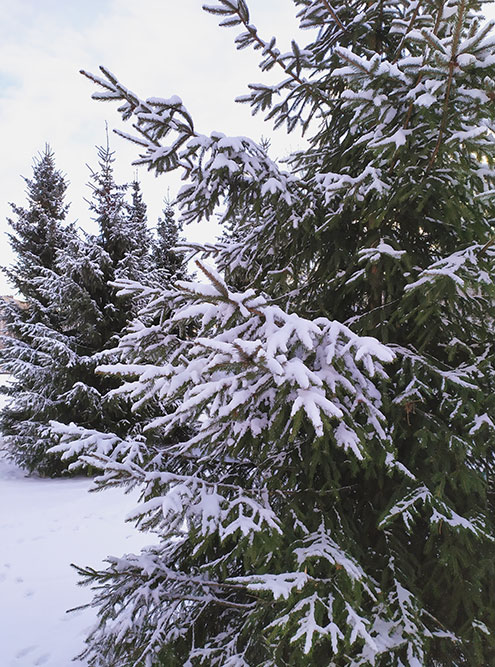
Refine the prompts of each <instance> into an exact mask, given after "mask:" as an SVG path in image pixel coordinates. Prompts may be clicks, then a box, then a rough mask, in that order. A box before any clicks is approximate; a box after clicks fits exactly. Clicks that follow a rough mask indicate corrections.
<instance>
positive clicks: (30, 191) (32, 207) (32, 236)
mask: <svg viewBox="0 0 495 667" xmlns="http://www.w3.org/2000/svg"><path fill="white" fill-rule="evenodd" d="M25 181H26V185H27V188H26V195H27V202H28V206H27V208H23V207H21V206H16V205H13V204H12V210H13V212H14V214H15V216H16V218H15V219H11V220H9V224H10V226H11V228H12V229H13V232H14V233H12V234H10V235H9V238H10V243H11V246H12V248H13V250H14V252H15V253H16V260H15V262H14V264H13V265H12V266H10V267H7V268H6V269H4V272H5V273H6V275H7V277H8V278H9V280H10V282H11V283H12V284H13V286H14V287H15V288H16V290H17V292H18V293H19V294H20V297H21V299H22V301H21V302H18V301H6V302H3V303H2V317H3V320H4V322H5V324H6V334H5V335H4V336H2V346H1V348H0V363H1V366H2V369H3V371H4V372H6V373H9V374H10V375H12V376H13V378H14V382H13V383H11V384H10V385H9V387H8V390H7V391H8V394H9V395H10V396H12V397H13V399H12V400H11V401H9V403H8V405H7V406H6V407H5V408H4V409H3V411H2V416H1V424H0V425H1V430H2V434H3V436H4V447H5V449H6V452H7V454H8V456H10V457H11V458H12V459H13V460H14V461H16V462H17V463H19V464H21V465H23V466H24V467H26V468H27V469H28V470H30V471H32V470H34V469H36V468H38V467H39V471H40V472H41V473H44V474H52V473H57V472H59V471H60V470H61V468H62V467H64V466H61V463H60V461H59V460H58V459H57V457H55V456H49V455H47V454H46V450H47V448H48V447H50V446H51V445H53V444H54V441H53V438H52V437H51V436H50V434H49V433H48V432H47V426H48V422H49V419H50V418H52V417H54V416H55V415H58V414H59V412H60V410H59V409H58V410H57V408H55V407H54V404H53V400H52V394H53V388H54V386H56V385H58V384H59V383H61V386H64V384H65V383H64V380H63V379H62V378H61V377H60V373H59V374H57V371H56V370H55V368H53V367H52V361H53V359H54V358H57V359H58V366H59V370H60V371H61V374H62V376H64V375H67V373H68V370H67V369H68V367H69V366H70V365H71V361H72V354H71V350H70V346H68V345H67V338H66V337H65V336H64V335H63V334H62V333H61V331H60V327H61V322H62V321H63V317H64V315H63V314H62V313H61V312H60V310H59V309H58V308H57V307H53V304H52V302H51V299H50V298H49V297H48V295H47V294H46V292H45V290H44V289H43V284H42V283H43V278H42V277H43V275H44V273H45V272H53V271H54V269H55V266H56V262H57V253H58V252H59V250H61V249H62V248H64V247H65V246H66V244H67V243H68V242H70V239H71V237H72V236H73V235H74V233H75V232H74V229H73V228H72V227H71V226H70V225H66V224H64V221H65V217H66V214H67V209H68V207H67V205H66V204H65V201H64V197H65V191H66V189H67V183H66V181H65V178H64V176H63V175H62V174H61V172H60V171H58V170H57V169H56V167H55V159H54V155H53V152H52V151H51V149H50V148H49V147H48V146H46V147H45V151H44V152H43V153H41V154H40V155H39V156H38V157H37V158H35V160H34V165H33V178H32V179H25ZM57 330H58V331H57ZM59 389H60V386H59ZM59 407H60V406H59Z"/></svg>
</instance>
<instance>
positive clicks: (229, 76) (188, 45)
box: [0, 0, 304, 293]
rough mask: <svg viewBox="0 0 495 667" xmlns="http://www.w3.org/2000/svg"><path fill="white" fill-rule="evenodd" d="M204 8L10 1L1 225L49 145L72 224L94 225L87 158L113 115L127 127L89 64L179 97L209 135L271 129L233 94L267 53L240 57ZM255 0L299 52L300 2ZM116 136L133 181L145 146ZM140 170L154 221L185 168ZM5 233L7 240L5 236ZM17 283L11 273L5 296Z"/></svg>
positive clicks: (1, 122)
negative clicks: (90, 75)
mask: <svg viewBox="0 0 495 667" xmlns="http://www.w3.org/2000/svg"><path fill="white" fill-rule="evenodd" d="M201 4H202V2H201V1H200V0H180V1H178V0H175V1H174V0H141V2H140V3H136V2H135V0H107V1H102V0H99V1H97V0H85V2H84V3H82V2H79V0H65V1H64V0H44V1H43V2H38V1H37V0H19V1H18V2H16V3H12V2H10V1H9V2H7V0H0V10H1V12H2V25H1V27H0V63H1V65H0V141H1V146H2V155H3V159H2V160H1V161H0V182H1V183H2V188H1V197H0V231H1V232H4V231H5V230H6V229H7V224H6V222H5V219H6V217H7V216H8V215H10V209H9V207H8V202H9V201H12V202H15V203H16V204H23V203H24V183H23V181H22V179H21V178H20V175H21V174H22V175H23V176H27V177H30V176H31V161H32V157H33V156H34V155H35V154H37V153H38V152H39V151H40V150H41V149H43V146H44V145H45V143H46V142H48V143H50V145H51V146H52V148H53V149H54V151H55V155H56V160H57V166H58V167H59V168H60V169H61V170H62V171H64V172H65V173H66V174H67V177H68V179H69V180H70V183H71V185H70V188H69V192H68V201H70V202H72V203H71V219H74V218H77V219H78V220H79V224H80V225H81V226H83V227H85V228H91V225H90V223H89V214H88V211H87V204H86V203H85V202H84V197H87V196H88V193H89V190H88V189H87V187H86V185H85V184H86V183H87V181H88V174H89V172H88V169H87V167H86V165H87V164H90V165H92V166H96V165H95V163H96V152H95V149H94V146H95V144H102V143H103V142H104V140H105V135H104V123H105V120H108V123H109V125H110V127H116V126H119V118H118V114H117V112H116V105H104V104H102V103H96V102H94V101H92V100H91V99H90V95H91V92H93V90H94V86H93V85H92V84H91V83H90V82H89V81H88V80H87V79H85V78H84V77H82V76H81V75H80V74H79V73H78V71H79V69H81V68H84V69H87V70H90V71H93V72H97V70H98V66H99V65H100V64H104V65H105V66H106V67H108V68H109V69H110V70H112V71H113V72H114V73H115V74H117V75H118V77H119V79H120V80H121V81H122V82H123V83H124V84H125V85H126V86H128V87H129V88H131V89H133V90H134V91H135V92H136V93H138V94H140V95H142V96H144V97H147V96H161V97H169V96H171V95H172V94H177V95H179V96H180V97H181V98H182V99H183V101H184V103H185V104H186V106H188V108H189V110H190V112H191V113H192V115H193V117H194V118H195V122H196V126H197V128H198V130H199V131H201V132H207V133H209V132H210V131H212V130H214V129H216V130H220V131H222V132H225V133H226V134H247V135H250V136H252V137H254V138H255V139H258V138H260V137H261V135H262V134H265V135H266V134H268V133H269V130H268V128H267V127H266V126H265V125H264V124H263V122H262V119H261V118H258V117H256V118H254V119H253V118H251V116H250V112H249V109H248V108H247V107H245V106H243V105H238V104H237V105H236V104H235V103H234V101H233V100H234V98H235V96H236V95H240V94H243V93H244V92H245V91H246V87H247V84H248V83H249V82H251V81H259V80H266V78H265V79H264V78H263V75H262V73H260V71H259V70H258V69H257V63H258V59H259V54H257V53H253V52H250V51H242V52H236V50H235V47H234V45H233V38H234V37H235V35H236V33H235V29H234V30H232V29H231V30H227V29H225V28H223V29H222V28H219V27H218V25H217V20H216V17H214V16H211V15H208V14H206V13H205V12H203V11H202V10H201ZM250 6H251V8H252V20H253V22H255V23H257V25H258V26H259V28H260V30H262V31H263V32H264V33H265V34H266V35H267V36H268V37H270V36H271V35H272V34H276V35H277V36H278V35H282V36H284V35H285V43H284V40H282V44H281V46H282V48H287V47H288V43H289V37H290V36H291V35H292V34H293V32H294V31H295V26H296V22H295V19H294V16H293V7H292V6H291V5H290V3H288V2H287V0H270V2H269V3H268V2H266V1H265V0H254V1H252V2H251V3H250ZM258 19H259V21H258ZM302 41H304V40H302ZM271 76H272V77H273V76H274V75H271ZM276 76H277V77H278V76H279V75H278V74H277V75H276ZM120 126H121V127H122V125H121V124H120ZM126 129H128V130H130V127H128V128H126ZM279 136H280V139H279V140H278V142H277V141H275V144H274V145H275V146H276V148H277V149H278V152H279V153H286V152H287V151H288V150H289V149H290V148H291V143H290V142H289V143H288V142H287V139H286V137H285V136H284V135H283V134H279ZM293 141H294V140H291V142H293ZM111 143H112V148H114V149H115V150H116V152H117V168H116V171H117V176H118V178H119V179H121V180H123V181H126V180H129V179H130V178H131V177H132V175H133V173H134V168H133V167H131V166H130V163H131V161H132V160H133V159H135V158H136V157H137V151H136V147H135V146H132V145H129V144H127V142H125V141H124V140H122V139H120V138H118V137H113V138H112V139H111ZM139 176H140V179H141V180H142V183H143V190H144V192H145V198H146V201H147V202H148V204H149V216H150V220H151V221H154V220H156V217H157V216H158V215H159V213H160V211H161V207H162V201H163V196H164V195H165V194H166V193H167V189H168V188H170V191H171V192H172V194H173V193H174V192H175V191H176V190H177V187H178V185H179V181H178V178H177V176H176V175H170V176H162V177H160V178H159V179H155V178H154V177H152V176H151V175H150V174H147V173H141V172H140V174H139ZM214 233H215V229H214V228H212V227H211V226H207V227H205V228H204V229H195V230H190V231H189V236H192V237H194V236H196V237H198V238H203V239H206V238H211V237H212V235H213V234H214ZM0 238H1V239H5V237H4V236H3V234H2V235H1V236H0ZM0 243H1V244H2V248H1V251H0V263H1V264H6V263H9V262H10V261H11V258H10V254H9V249H8V243H7V241H6V240H2V241H0ZM8 289H9V288H8V287H7V286H6V283H5V281H4V280H3V278H1V277H0V293H2V292H7V291H8Z"/></svg>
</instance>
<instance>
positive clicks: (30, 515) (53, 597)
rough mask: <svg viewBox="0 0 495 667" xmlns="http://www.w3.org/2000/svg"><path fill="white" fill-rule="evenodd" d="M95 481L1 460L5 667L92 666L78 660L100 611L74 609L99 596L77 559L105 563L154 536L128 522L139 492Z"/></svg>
mask: <svg viewBox="0 0 495 667" xmlns="http://www.w3.org/2000/svg"><path fill="white" fill-rule="evenodd" d="M91 484H92V482H91V480H89V479H86V478H77V479H57V480H52V479H37V478H35V477H26V476H25V475H24V472H23V471H21V470H19V469H17V468H16V467H15V466H13V465H12V464H10V463H8V462H7V461H5V460H4V459H2V458H0V667H28V666H29V667H31V666H35V667H38V666H41V665H43V667H70V665H76V666H82V665H84V664H85V663H84V662H81V661H74V662H72V658H73V657H74V656H75V655H77V654H78V653H79V652H80V651H81V650H82V648H83V646H84V638H85V636H86V634H87V629H88V627H91V626H92V625H93V623H94V621H95V619H96V611H95V610H91V609H90V610H88V609H84V610H79V611H76V612H73V613H70V614H67V613H66V610H67V609H69V608H72V607H77V606H79V605H82V604H85V603H87V602H88V601H89V600H91V597H92V593H91V590H90V589H88V588H83V587H81V586H78V585H77V581H78V576H77V573H76V572H75V570H74V569H73V568H71V567H70V563H77V564H78V565H91V566H93V567H97V568H98V567H100V566H101V563H102V561H103V559H104V558H106V556H108V555H110V554H113V555H119V556H120V555H122V554H123V553H126V552H132V551H139V549H140V548H141V547H142V546H144V544H145V539H147V540H148V541H149V536H148V537H147V538H146V537H145V536H143V535H140V534H139V533H138V532H137V531H136V530H135V529H134V527H133V526H132V525H131V524H125V523H124V517H125V515H126V514H127V512H128V511H130V510H131V509H132V508H133V507H134V505H135V503H136V497H135V496H130V495H129V496H126V495H124V493H123V492H122V491H120V490H119V489H111V490H108V491H104V492H102V493H88V489H89V488H90V487H91Z"/></svg>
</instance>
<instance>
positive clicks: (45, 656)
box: [33, 653, 50, 667]
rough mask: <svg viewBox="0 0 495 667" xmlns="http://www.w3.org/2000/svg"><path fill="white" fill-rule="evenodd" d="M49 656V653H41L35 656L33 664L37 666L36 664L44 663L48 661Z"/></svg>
mask: <svg viewBox="0 0 495 667" xmlns="http://www.w3.org/2000/svg"><path fill="white" fill-rule="evenodd" d="M49 658H50V654H49V653H43V655H40V656H39V657H38V658H36V660H35V661H34V662H33V665H36V667H38V665H44V664H45V663H47V662H48V660H49Z"/></svg>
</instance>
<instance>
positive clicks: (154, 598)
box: [64, 0, 495, 667]
mask: <svg viewBox="0 0 495 667" xmlns="http://www.w3.org/2000/svg"><path fill="white" fill-rule="evenodd" d="M294 4H295V5H296V6H297V7H298V9H299V19H300V24H301V27H302V28H314V29H315V30H316V31H313V32H311V33H309V34H310V42H309V43H308V44H307V45H306V46H304V47H300V46H298V44H297V43H296V42H295V41H294V42H293V43H292V47H291V51H289V52H288V53H281V52H280V51H279V50H278V49H277V46H276V42H275V39H268V40H266V39H265V38H264V37H263V36H262V35H261V34H260V33H259V32H258V30H257V29H256V28H255V26H254V25H253V24H252V22H251V19H250V16H249V11H248V7H247V5H246V3H245V2H244V0H220V2H219V3H218V4H217V5H215V6H214V7H208V8H207V9H208V10H209V11H210V12H212V13H214V14H217V15H219V16H220V17H221V20H222V24H223V25H225V26H241V30H242V32H241V34H240V35H239V36H238V37H237V38H236V43H237V46H238V47H239V48H243V47H247V46H253V47H255V48H257V49H259V50H260V51H261V53H262V58H263V60H262V63H261V67H262V69H263V70H268V69H273V68H280V69H281V70H283V74H282V76H283V80H282V82H281V83H280V84H279V85H265V84H255V85H252V86H251V89H250V92H249V94H248V95H246V96H244V97H243V98H241V101H244V102H246V103H248V104H251V106H252V108H253V111H257V110H262V111H263V110H265V111H267V112H268V117H269V118H271V119H272V120H273V121H274V123H275V125H276V126H279V127H284V126H285V127H286V128H287V129H288V130H289V131H290V130H293V129H294V128H297V127H302V128H303V129H304V130H305V131H306V134H307V137H308V146H307V148H306V149H305V150H301V151H300V152H299V153H298V154H296V155H294V156H293V157H292V158H291V160H290V161H289V163H288V169H287V170H286V171H283V170H282V169H281V168H280V166H279V165H278V164H277V163H276V162H274V161H272V160H271V159H270V158H269V157H268V156H267V155H266V151H264V150H262V148H261V147H259V146H258V145H256V143H254V142H253V141H251V140H249V139H247V138H245V137H226V136H224V135H223V134H221V133H219V132H213V133H211V134H210V135H209V136H206V135H202V134H200V133H199V132H198V131H197V130H196V129H195V127H194V125H193V121H192V119H191V117H190V115H189V114H188V112H187V110H186V108H185V107H184V105H183V104H182V102H181V100H180V99H179V98H177V97H172V98H170V99H157V98H150V99H148V100H141V99H139V98H138V97H137V96H136V95H135V94H134V93H132V92H131V91H129V90H128V89H126V88H125V87H124V86H122V85H121V84H120V83H119V82H118V81H117V79H116V78H115V77H114V76H113V75H112V74H111V73H110V72H108V70H105V69H102V72H103V77H97V76H94V75H91V74H88V76H89V78H90V79H92V80H93V81H94V82H95V83H96V84H98V86H99V87H100V89H101V90H100V92H98V93H96V94H95V98H96V99H103V100H119V103H120V104H121V107H120V110H121V111H122V113H123V118H124V119H125V120H127V119H129V118H131V117H133V118H134V122H135V127H136V128H137V130H138V136H136V137H133V140H134V141H135V142H136V143H138V144H140V145H141V147H142V154H141V157H140V159H139V160H138V162H139V163H141V164H147V165H148V166H149V168H150V169H154V170H155V171H157V172H158V173H160V172H164V171H169V170H172V169H176V168H177V169H182V170H183V172H184V177H185V179H187V182H186V185H185V186H184V187H183V188H182V190H181V191H180V193H179V196H178V201H179V205H180V207H181V210H182V219H183V220H184V221H186V222H187V221H199V220H203V219H208V218H209V217H210V216H211V215H213V214H215V213H216V212H217V211H218V210H219V209H220V211H221V213H222V216H223V219H224V221H225V222H226V223H227V224H228V222H229V221H232V220H233V219H236V220H237V224H238V225H239V234H238V235H237V236H236V238H237V241H234V242H233V243H224V244H216V246H214V247H212V246H204V248H203V249H202V252H203V260H202V261H204V259H205V257H207V256H209V257H210V260H211V259H215V260H216V262H217V267H218V268H219V269H220V271H222V270H225V269H228V270H229V271H232V270H233V269H236V270H239V271H241V272H243V273H244V277H245V278H246V279H249V280H250V281H251V287H250V288H249V289H247V290H246V291H243V292H235V291H234V290H233V289H231V288H229V286H228V285H227V284H226V283H225V282H224V280H223V278H222V276H221V273H215V271H214V270H213V269H210V268H208V267H207V266H206V265H204V264H202V263H201V262H200V266H202V267H203V271H204V273H205V274H206V276H207V277H208V278H209V282H210V284H209V285H204V284H192V283H187V282H182V283H179V284H178V286H177V290H176V291H174V290H169V291H168V292H166V293H163V294H159V293H156V294H155V295H154V301H152V302H151V304H150V306H149V307H150V308H152V307H153V305H154V307H155V308H156V310H157V311H160V309H161V308H163V309H167V308H171V307H172V308H174V311H175V314H174V323H173V324H172V323H164V326H163V327H162V330H161V331H160V332H158V331H154V332H151V331H150V332H148V331H146V329H141V330H136V331H134V332H133V333H131V334H129V336H128V337H127V339H125V340H124V341H123V342H122V344H123V345H125V346H126V349H127V354H128V360H129V362H128V364H127V366H125V365H122V366H120V367H118V368H115V367H113V368H112V367H111V366H110V367H108V368H107V369H106V370H107V371H108V372H109V373H116V372H119V373H125V372H127V373H128V374H129V376H130V377H131V380H130V381H129V384H128V386H127V389H128V392H129V395H130V396H131V397H132V399H133V400H134V401H136V402H137V404H139V403H140V402H146V401H147V400H149V399H150V398H151V397H155V396H159V397H160V400H162V401H163V403H164V405H165V406H168V407H169V408H171V407H173V408H174V410H173V411H172V412H170V413H168V414H165V415H164V417H163V418H162V419H161V420H157V421H156V423H155V424H154V425H153V424H152V425H151V428H150V432H152V430H153V426H156V427H158V426H160V427H162V428H163V427H164V428H165V429H166V430H167V429H170V430H172V429H173V428H176V427H177V425H181V424H185V423H187V424H188V425H191V424H194V425H195V429H196V430H195V433H194V435H193V437H191V438H184V439H182V440H176V441H175V442H172V443H171V444H170V445H168V444H166V443H164V446H163V448H162V449H161V450H157V451H156V457H155V458H151V459H150V458H149V457H147V458H146V460H147V464H146V465H142V464H140V459H139V457H140V456H141V453H140V451H139V449H138V448H136V450H135V455H134V458H133V456H131V455H130V456H129V458H128V460H127V461H126V462H123V463H118V462H116V461H114V460H113V456H112V454H111V453H110V454H109V449H108V448H107V449H106V452H103V451H102V449H101V446H100V441H99V439H98V437H97V436H96V435H94V438H93V446H94V455H93V458H94V460H96V461H99V464H100V465H101V466H102V467H103V473H102V476H101V483H102V484H103V485H105V484H109V483H119V482H120V483H123V484H131V485H132V484H140V485H142V489H143V503H142V505H141V506H140V508H139V509H138V510H137V511H136V517H137V518H138V520H139V522H140V524H141V526H142V527H143V528H144V529H147V528H149V529H152V530H153V531H155V532H156V533H157V534H158V535H159V536H160V542H159V543H158V544H157V545H156V546H155V547H152V548H148V549H146V550H144V551H143V552H142V553H141V554H139V555H127V556H124V557H122V558H112V559H110V563H109V566H108V568H107V570H106V571H103V572H95V571H92V570H89V569H86V570H82V571H83V572H84V574H85V576H86V580H87V581H88V582H92V583H93V584H94V585H96V586H98V587H99V588H98V593H97V595H96V597H95V605H97V606H100V607H101V609H100V614H101V622H100V625H99V626H98V627H97V628H96V629H95V630H94V632H93V634H92V635H91V637H90V639H89V644H88V648H87V651H86V656H87V658H88V660H89V663H90V664H91V665H108V664H112V665H119V666H120V665H167V666H168V665H208V666H215V665H218V666H220V665H222V666H223V667H224V666H227V665H236V667H237V666H239V665H245V666H249V667H254V666H255V665H256V666H258V665H265V666H268V665H272V666H275V665H276V666H277V667H278V666H282V665H311V666H313V665H335V666H339V667H344V666H345V667H347V666H348V665H379V666H383V667H385V666H388V665H397V666H399V665H403V666H405V665H413V666H414V665H415V666H417V667H420V666H422V665H431V666H434V665H435V666H437V665H445V666H447V665H449V666H450V665H465V666H468V665H469V666H471V665H480V666H481V665H490V664H493V663H494V662H495V646H494V638H493V633H494V631H495V609H494V607H493V599H494V595H495V590H494V581H495V579H494V577H493V574H494V572H493V569H494V562H495V558H494V557H495V547H494V526H493V516H494V509H495V508H494V503H493V497H494V495H493V494H494V491H495V489H494V484H493V481H494V480H493V475H494V473H493V470H494V468H493V466H494V460H493V459H494V428H495V421H494V420H495V414H494V401H495V398H494V387H495V377H494V364H495V359H494V348H493V335H492V327H493V321H494V315H495V312H494V310H495V290H494V283H493V260H494V232H493V220H494V219H495V215H494V213H495V212H494V203H493V191H494V189H495V188H494V185H495V171H494V168H493V161H494V148H495V139H494V134H493V130H494V129H495V128H494V117H495V107H494V104H493V100H494V97H495V38H494V36H493V34H492V32H491V30H492V24H491V23H487V22H485V21H484V19H483V18H482V17H480V16H479V15H478V12H479V11H480V8H481V5H482V3H481V2H473V1H472V0H445V1H441V2H432V1H428V0H424V1H423V2H416V1H414V2H413V1H408V0H381V1H380V2H374V1H371V2H362V1H357V0H356V1H353V0H351V1H349V0H346V1H345V2H344V1H343V0H342V1H341V0H335V1H333V2H332V3H329V2H327V0H295V3H294ZM121 134H123V133H121ZM124 136H127V135H124ZM196 247H197V246H196ZM191 321H194V322H195V323H196V326H197V327H198V330H197V332H196V336H195V338H194V340H191V339H190V337H188V336H185V335H182V334H181V331H183V330H185V328H186V325H187V324H188V323H189V322H191ZM198 322H199V325H198V324H197V323H198ZM339 322H343V323H342V324H339ZM148 335H149V337H148ZM371 336H373V337H371ZM376 339H378V340H379V341H380V342H377V340H376ZM392 357H393V358H392ZM381 362H389V363H387V364H386V365H385V367H384V368H382V366H381ZM385 373H386V375H387V376H388V380H386V379H385V377H384V375H385ZM133 376H134V378H133ZM81 437H83V435H82V436H81ZM73 438H75V435H71V434H70V433H68V434H67V435H66V436H65V438H64V440H65V447H66V449H67V453H70V451H71V448H73V447H77V441H76V442H75V443H74V444H71V439H73ZM114 444H115V446H116V447H122V446H125V443H123V442H122V441H120V440H119V439H118V438H117V437H115V439H114ZM142 447H143V449H146V443H142Z"/></svg>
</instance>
